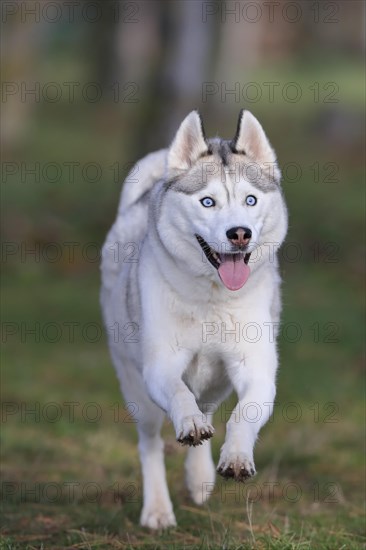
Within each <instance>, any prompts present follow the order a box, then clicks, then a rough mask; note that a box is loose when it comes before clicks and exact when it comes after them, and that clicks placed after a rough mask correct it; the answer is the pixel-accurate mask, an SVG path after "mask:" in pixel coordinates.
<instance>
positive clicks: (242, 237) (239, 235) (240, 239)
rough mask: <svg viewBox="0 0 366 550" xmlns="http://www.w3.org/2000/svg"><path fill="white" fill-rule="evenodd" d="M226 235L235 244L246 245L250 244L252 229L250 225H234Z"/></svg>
mask: <svg viewBox="0 0 366 550" xmlns="http://www.w3.org/2000/svg"><path fill="white" fill-rule="evenodd" d="M226 236H227V238H228V239H229V241H231V242H232V243H233V244H236V245H237V246H244V245H247V244H248V242H249V240H250V238H251V236H252V231H251V229H249V227H232V228H231V229H228V230H227V231H226Z"/></svg>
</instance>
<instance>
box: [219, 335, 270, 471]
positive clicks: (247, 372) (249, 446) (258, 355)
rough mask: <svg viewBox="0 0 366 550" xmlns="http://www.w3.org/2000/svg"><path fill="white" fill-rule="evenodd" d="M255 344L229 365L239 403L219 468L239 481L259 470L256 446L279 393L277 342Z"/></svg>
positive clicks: (228, 431) (223, 448)
mask: <svg viewBox="0 0 366 550" xmlns="http://www.w3.org/2000/svg"><path fill="white" fill-rule="evenodd" d="M258 344H259V345H258ZM253 345H254V344H253ZM255 346H257V348H256V349H255V350H254V349H253V350H250V349H249V350H245V354H244V358H243V360H241V361H237V362H236V363H234V364H231V365H230V366H228V375H229V377H230V379H231V381H232V384H233V386H234V389H235V391H236V393H237V395H238V404H237V405H236V407H235V409H234V410H233V412H232V414H231V416H230V419H229V421H228V423H227V425H226V437H225V443H224V445H223V446H222V448H221V454H220V460H219V465H218V468H217V471H218V472H219V473H220V474H221V475H222V476H223V477H225V478H234V479H235V480H236V481H245V479H247V478H249V477H251V476H253V475H254V474H255V473H256V471H255V466H254V459H253V448H254V444H255V441H256V439H257V436H258V432H259V430H260V429H261V427H262V426H263V425H264V424H265V423H266V422H267V420H268V419H269V417H270V416H271V414H272V410H273V403H274V398H275V393H276V387H275V376H276V369H277V353H276V348H275V344H270V343H266V344H265V343H264V342H263V343H259V342H257V343H256V344H255Z"/></svg>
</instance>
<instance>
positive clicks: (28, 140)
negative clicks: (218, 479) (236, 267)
mask: <svg viewBox="0 0 366 550" xmlns="http://www.w3.org/2000/svg"><path fill="white" fill-rule="evenodd" d="M364 7H365V4H364V2H362V1H354V0H350V1H334V2H317V1H315V2H309V1H306V0H297V1H295V2H285V1H278V2H272V1H269V2H266V1H263V0H256V1H250V2H249V1H237V2H234V1H233V2H216V1H212V2H209V1H201V0H194V1H180V0H174V1H171V2H168V1H164V0H161V1H159V0H149V1H125V2H123V1H93V2H91V1H90V2H89V1H87V0H85V1H78V2H76V1H75V2H73V1H71V2H62V1H59V0H54V1H52V2H48V1H45V2H32V1H24V2H23V1H7V2H2V5H1V12H2V38H1V44H2V49H1V50H2V51H1V56H2V59H1V61H2V71H1V76H2V87H1V95H2V97H1V111H2V113H1V118H2V198H3V200H2V262H3V275H2V363H3V366H2V403H3V404H2V420H3V424H2V430H1V437H2V453H3V457H2V464H3V471H2V480H3V485H2V489H3V492H2V497H3V498H2V501H3V507H4V514H3V522H2V534H1V537H2V541H3V542H4V544H5V545H7V546H4V548H5V547H6V548H18V547H19V548H20V547H22V548H23V547H27V548H28V547H29V548H35V547H36V548H40V547H41V545H42V544H43V545H44V546H42V547H44V548H49V547H55V548H56V547H57V548H60V547H65V548H66V547H67V548H76V547H77V548H84V547H85V548H94V547H97V546H98V545H99V546H100V545H101V546H102V547H118V548H130V547H134V546H135V545H136V546H143V545H144V544H147V545H148V544H158V543H157V542H156V541H159V540H160V543H161V544H164V545H166V546H167V547H168V546H169V545H171V546H169V547H177V548H180V547H183V546H184V545H185V547H187V548H188V547H195V545H197V547H200V548H206V547H207V548H216V547H222V546H223V545H224V544H226V547H235V544H236V545H238V544H239V541H240V543H241V544H243V545H244V546H242V547H243V548H246V547H248V548H251V547H258V548H262V547H263V548H264V547H270V548H285V547H286V548H287V547H288V548H292V547H298V546H291V544H300V543H301V545H302V546H301V547H304V548H313V547H314V548H315V547H316V548H323V547H324V548H328V547H329V548H332V549H334V548H340V547H341V546H342V545H344V546H343V547H347V548H360V547H361V544H362V542H361V537H362V531H363V522H362V520H361V517H362V498H363V495H362V479H363V467H362V466H363V453H362V449H361V446H360V441H362V435H363V434H364V431H363V414H362V413H363V395H364V392H363V385H362V380H363V371H362V365H363V345H362V342H363V328H364V317H363V267H364V247H363V244H364V242H363V236H364V223H363V221H364V210H363V209H364V164H363V154H364V145H365V143H364V101H365V89H364V47H365V44H364V34H363V23H362V21H363V19H364ZM193 108H198V109H199V110H200V112H201V114H202V116H203V120H204V124H205V129H206V134H207V135H208V136H213V135H216V134H218V135H220V136H222V137H225V138H231V137H233V136H234V134H235V129H236V124H237V117H238V113H239V111H240V109H241V108H246V109H249V110H250V111H252V112H253V114H254V115H255V116H256V117H257V118H258V119H259V120H260V121H261V123H262V124H263V126H264V129H265V131H266V132H267V135H268V136H269V139H270V140H271V142H272V144H273V146H274V148H275V150H276V152H277V154H278V159H279V163H280V166H281V168H282V171H283V189H284V194H285V196H286V200H287V203H288V207H289V214H290V228H289V234H288V238H287V244H286V245H285V246H284V248H283V249H282V252H281V254H280V258H281V271H282V275H283V279H284V283H283V298H284V312H283V330H282V333H281V338H280V355H281V368H280V372H279V377H278V403H277V405H276V407H275V414H274V417H273V420H272V421H271V422H270V424H269V425H268V426H267V427H266V428H265V429H264V430H263V432H262V436H261V439H260V441H259V443H258V446H257V452H256V456H257V459H256V463H257V469H258V471H259V475H258V477H257V478H256V484H257V485H256V488H257V489H258V487H259V488H260V490H261V492H260V498H259V497H258V498H257V499H253V498H252V500H250V499H248V495H247V493H246V492H245V491H246V489H243V488H241V489H240V492H238V491H239V489H237V488H236V489H234V488H233V487H231V486H230V487H231V490H230V491H229V492H228V493H226V492H225V491H226V490H228V489H227V488H228V487H229V485H227V484H226V485H225V484H221V483H219V485H218V490H217V494H216V495H215V496H214V497H213V499H212V500H211V503H210V504H209V505H208V506H206V507H205V508H204V509H202V510H201V511H199V510H198V509H196V508H195V507H193V506H192V505H191V504H190V501H189V498H188V495H187V493H186V490H185V488H184V483H183V470H182V464H183V459H184V451H183V450H182V449H180V448H179V447H178V446H177V445H176V443H175V441H174V436H173V432H172V428H171V426H169V425H168V424H167V426H166V427H165V431H166V440H167V465H168V478H169V483H170V486H171V489H172V491H171V492H172V496H173V500H174V504H175V508H176V512H177V518H178V523H179V524H180V527H179V529H178V530H177V531H176V532H175V533H174V534H170V535H169V534H165V535H162V536H161V537H162V538H160V539H159V536H158V535H150V534H148V533H147V532H145V531H144V530H142V529H140V528H137V527H135V524H136V523H137V522H138V516H139V509H140V505H141V487H140V485H141V480H140V473H139V466H138V455H137V447H136V433H135V432H136V431H135V427H134V426H133V423H131V419H130V418H129V415H128V412H129V410H128V406H127V408H126V405H124V404H123V403H122V401H121V396H120V392H119V388H118V384H117V380H116V377H115V375H114V371H113V368H112V366H111V361H110V359H109V355H108V351H107V346H106V341H105V336H104V333H103V329H102V325H101V317H100V311H99V297H98V293H99V284H100V280H99V261H100V247H101V245H102V243H103V240H104V238H105V235H106V232H107V231H108V229H109V227H110V226H111V224H112V222H113V220H114V217H115V215H116V209H117V204H118V198H119V194H120V191H121V186H122V183H123V179H124V177H125V176H126V174H127V173H128V171H129V170H130V168H131V166H132V164H133V163H134V162H135V161H137V160H138V159H139V158H140V157H141V156H143V155H144V154H146V153H147V152H150V151H153V150H156V149H159V148H161V147H166V146H168V145H169V143H170V142H171V140H172V138H173V136H174V132H175V130H176V129H177V126H178V125H179V123H180V121H181V120H182V119H183V118H184V116H185V115H186V114H187V113H188V112H189V111H190V110H192V109H193ZM70 403H74V405H72V406H71V405H70ZM291 403H295V405H291ZM93 404H94V405H93ZM231 404H232V401H229V402H228V404H227V410H229V409H230V406H231ZM289 404H290V405H289ZM289 407H290V408H289ZM291 407H292V408H291ZM225 410H226V409H225ZM71 411H73V414H71ZM220 414H221V417H220ZM226 417H227V415H226ZM224 420H225V418H222V411H221V412H220V413H219V416H218V418H217V419H216V423H215V426H216V429H217V437H215V439H214V443H213V445H214V454H215V459H216V460H217V458H218V453H219V448H220V445H221V443H222V440H223V436H224ZM70 483H74V484H75V494H73V497H72V498H71V497H70V492H68V491H66V488H67V487H69V485H68V484H70ZM266 483H267V485H266ZM271 483H272V484H273V492H272V494H271V495H269V494H268V491H265V490H264V488H265V487H267V488H268V487H269V486H270V485H268V484H271ZM50 484H51V485H50ZM52 484H53V485H52ZM88 484H89V485H88ZM90 484H91V485H90ZM93 484H94V485H93ZM291 484H292V485H291ZM50 487H51V488H50ZM289 487H292V489H293V488H294V487H295V488H296V489H297V490H298V489H300V492H299V491H297V494H298V495H300V496H299V498H298V499H295V498H294V497H293V493H291V495H292V497H290V496H289V495H290V493H288V492H287V489H288V488H289ZM52 491H54V492H52ZM223 491H224V492H223ZM235 491H236V492H235ZM252 496H253V495H252ZM246 541H249V542H246ZM246 544H248V546H245V545H246ZM30 545H31V546H30ZM174 545H176V546H174ZM215 545H216V546H215ZM230 545H231V546H230ZM261 545H262V546H261ZM286 545H287V546H286Z"/></svg>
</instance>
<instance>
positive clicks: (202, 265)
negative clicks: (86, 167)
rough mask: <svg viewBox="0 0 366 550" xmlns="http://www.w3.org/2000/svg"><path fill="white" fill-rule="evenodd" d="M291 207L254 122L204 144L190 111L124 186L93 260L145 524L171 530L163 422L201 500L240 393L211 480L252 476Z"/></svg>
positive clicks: (269, 393)
mask: <svg viewBox="0 0 366 550" xmlns="http://www.w3.org/2000/svg"><path fill="white" fill-rule="evenodd" d="M286 231H287V210H286V206H285V202H284V198H283V195H282V192H281V187H280V171H279V168H278V166H277V162H276V156H275V153H274V151H273V149H272V147H271V145H270V143H269V141H268V139H267V137H266V135H265V133H264V131H263V128H262V126H261V125H260V123H259V122H258V120H257V119H256V118H255V117H254V116H253V115H252V114H251V113H250V112H249V111H246V110H242V111H241V113H240V115H239V121H238V126H237V131H236V135H235V137H234V139H232V140H223V139H220V138H214V139H206V137H205V133H204V129H203V125H202V121H201V118H200V116H199V114H198V113H197V111H192V112H191V113H190V114H189V115H188V116H187V117H186V118H185V119H184V121H183V122H182V124H181V126H180V127H179V129H178V131H177V134H176V136H175V138H174V140H173V143H172V145H171V146H170V148H169V149H163V150H160V151H157V152H154V153H151V154H149V155H147V156H146V157H144V158H143V159H142V160H140V161H139V162H138V163H137V164H136V165H135V167H134V168H133V169H132V170H131V172H130V174H129V176H128V177H127V179H126V181H125V183H124V186H123V190H122V196H121V200H120V204H119V209H118V215H117V219H116V221H115V223H114V225H113V227H112V229H111V230H110V232H109V234H108V236H107V239H106V242H105V244H104V247H103V252H102V267H101V269H102V291H101V304H102V309H103V316H104V322H105V325H106V327H107V331H108V337H109V347H110V352H111V356H112V359H113V363H114V366H115V368H116V371H117V374H118V377H119V380H120V383H121V388H122V392H123V395H124V397H125V400H126V401H127V402H128V403H129V407H130V409H131V411H132V412H133V413H134V415H135V420H136V426H137V430H138V435H139V451H140V459H141V464H142V475H143V508H142V513H141V524H142V525H144V526H147V527H150V528H153V529H159V528H165V527H168V526H173V525H176V519H175V516H174V512H173V507H172V503H171V500H170V497H169V492H168V487H167V481H166V474H165V466H164V443H163V441H162V439H161V437H160V430H161V426H162V423H163V420H164V417H165V415H167V416H168V418H169V419H170V420H171V422H172V424H173V427H174V430H175V434H176V438H177V440H178V441H179V442H180V443H181V444H182V445H186V446H188V447H189V448H188V454H187V458H186V463H185V465H186V466H185V468H186V482H187V486H188V489H189V492H190V494H191V496H192V499H193V501H194V502H195V503H197V504H202V503H203V502H205V501H206V500H207V498H208V497H209V495H210V493H211V492H212V490H213V487H214V481H215V473H216V469H215V467H214V463H213V460H212V456H211V446H210V438H211V437H212V436H213V435H214V431H215V430H214V428H213V426H212V415H213V413H214V412H215V410H216V409H217V408H218V407H219V405H220V403H222V401H223V400H224V399H225V398H226V397H227V396H228V395H229V394H230V393H231V392H232V391H235V393H236V395H237V397H238V403H237V405H236V407H235V408H234V410H233V412H232V415H231V417H230V419H229V421H228V423H227V426H226V437H225V442H224V444H223V445H222V447H221V453H220V459H219V462H218V467H217V472H218V473H219V474H221V475H222V476H223V477H225V478H233V479H234V480H235V481H244V480H246V479H247V478H249V477H251V476H253V475H254V474H255V466H254V460H253V447H254V444H255V441H256V438H257V435H258V432H259V430H260V428H261V427H262V426H263V425H264V424H265V423H266V421H267V420H268V418H269V416H270V415H271V413H272V407H273V402H274V397H275V377H276V370H277V351H276V334H277V327H278V322H279V315H280V276H279V273H278V263H277V257H276V252H277V249H278V247H279V246H280V244H281V243H282V242H283V240H284V238H285V235H286Z"/></svg>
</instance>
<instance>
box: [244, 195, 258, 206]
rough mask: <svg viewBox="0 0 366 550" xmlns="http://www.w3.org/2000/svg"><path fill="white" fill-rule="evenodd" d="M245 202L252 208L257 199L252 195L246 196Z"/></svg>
mask: <svg viewBox="0 0 366 550" xmlns="http://www.w3.org/2000/svg"><path fill="white" fill-rule="evenodd" d="M245 202H246V204H247V205H248V206H254V205H255V204H257V199H256V197H255V196H254V195H248V196H247V198H246V199H245Z"/></svg>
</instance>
